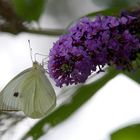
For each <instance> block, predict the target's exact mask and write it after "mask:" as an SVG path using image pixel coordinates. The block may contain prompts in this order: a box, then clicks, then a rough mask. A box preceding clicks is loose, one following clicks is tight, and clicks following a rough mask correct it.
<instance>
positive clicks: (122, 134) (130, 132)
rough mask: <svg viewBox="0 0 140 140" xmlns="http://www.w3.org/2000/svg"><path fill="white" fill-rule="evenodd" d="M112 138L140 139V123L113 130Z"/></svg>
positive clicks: (123, 139) (124, 139)
mask: <svg viewBox="0 0 140 140" xmlns="http://www.w3.org/2000/svg"><path fill="white" fill-rule="evenodd" d="M111 140H140V124H134V125H130V126H128V127H125V128H121V129H119V130H117V131H115V132H113V133H112V134H111Z"/></svg>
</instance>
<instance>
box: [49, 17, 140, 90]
mask: <svg viewBox="0 0 140 140" xmlns="http://www.w3.org/2000/svg"><path fill="white" fill-rule="evenodd" d="M136 20H137V18H136V17H133V16H130V15H127V14H125V15H124V14H122V15H121V16H120V17H113V16H97V17H96V19H95V20H94V21H91V20H90V19H88V18H86V17H85V18H82V19H80V20H79V21H78V22H77V23H76V24H75V25H73V26H72V27H71V28H70V29H69V32H68V34H65V35H62V36H60V38H59V40H58V41H57V42H56V43H54V45H53V48H52V49H51V50H50V54H49V63H48V69H49V74H50V76H51V77H52V78H53V79H54V81H55V82H56V85H57V86H59V87H62V86H63V85H64V84H65V85H69V84H78V83H84V82H85V81H86V79H87V78H88V76H89V75H90V74H91V73H92V72H93V71H96V70H97V67H98V68H99V71H98V72H100V71H103V70H102V68H103V67H104V66H105V65H115V66H116V68H117V69H121V70H132V69H133V67H132V61H133V60H135V59H136V57H137V52H138V51H139V50H140V41H139V39H138V38H137V37H136V36H135V35H133V33H134V29H135V28H134V26H133V28H132V25H133V23H134V22H135V21H136Z"/></svg>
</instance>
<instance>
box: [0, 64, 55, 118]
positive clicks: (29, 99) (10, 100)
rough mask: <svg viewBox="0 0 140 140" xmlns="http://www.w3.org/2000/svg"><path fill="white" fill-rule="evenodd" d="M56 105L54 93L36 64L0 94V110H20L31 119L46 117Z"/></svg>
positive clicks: (42, 70) (41, 69)
mask: <svg viewBox="0 0 140 140" xmlns="http://www.w3.org/2000/svg"><path fill="white" fill-rule="evenodd" d="M55 105H56V95H55V91H54V89H53V87H52V85H51V83H50V81H49V79H48V78H47V77H46V75H45V70H44V68H43V66H42V65H40V64H39V63H38V62H36V61H35V62H33V67H31V68H29V69H26V70H25V71H23V72H21V73H20V74H18V75H17V76H16V77H15V78H13V79H12V80H11V81H10V82H9V83H8V84H7V85H6V87H5V88H4V89H3V90H2V91H1V93H0V110H2V111H18V110H21V111H23V112H24V113H25V115H27V116H28V117H31V118H40V117H43V116H45V115H47V114H48V113H49V112H50V111H52V109H53V108H54V107H55Z"/></svg>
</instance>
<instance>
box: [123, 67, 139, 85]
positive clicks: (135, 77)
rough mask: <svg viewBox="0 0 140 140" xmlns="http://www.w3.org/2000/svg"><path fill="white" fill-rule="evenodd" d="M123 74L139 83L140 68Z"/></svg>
mask: <svg viewBox="0 0 140 140" xmlns="http://www.w3.org/2000/svg"><path fill="white" fill-rule="evenodd" d="M123 74H125V75H126V76H128V77H129V78H131V79H132V80H134V81H135V82H137V83H138V84H140V69H137V70H135V71H133V72H124V73H123Z"/></svg>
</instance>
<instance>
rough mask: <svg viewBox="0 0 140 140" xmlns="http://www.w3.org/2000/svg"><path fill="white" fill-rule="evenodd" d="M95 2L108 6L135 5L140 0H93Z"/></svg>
mask: <svg viewBox="0 0 140 140" xmlns="http://www.w3.org/2000/svg"><path fill="white" fill-rule="evenodd" d="M92 1H93V2H94V3H95V4H97V5H101V6H106V7H124V6H133V5H135V4H137V3H139V0H92Z"/></svg>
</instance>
